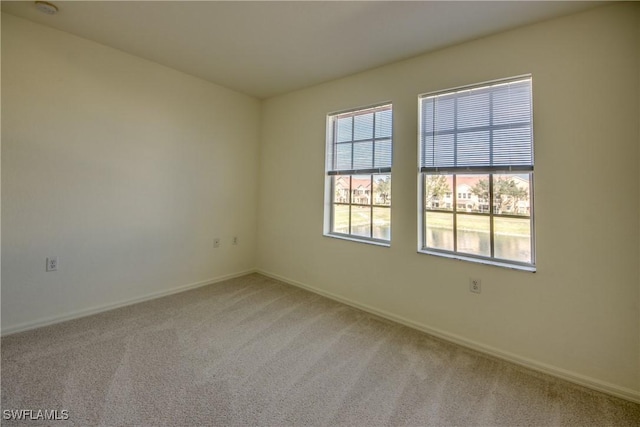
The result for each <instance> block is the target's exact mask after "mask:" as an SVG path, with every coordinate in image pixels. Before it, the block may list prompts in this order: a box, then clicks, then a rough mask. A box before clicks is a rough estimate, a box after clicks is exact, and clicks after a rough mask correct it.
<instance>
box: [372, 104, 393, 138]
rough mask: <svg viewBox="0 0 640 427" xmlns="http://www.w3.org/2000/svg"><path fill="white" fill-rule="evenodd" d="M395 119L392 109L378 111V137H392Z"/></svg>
mask: <svg viewBox="0 0 640 427" xmlns="http://www.w3.org/2000/svg"><path fill="white" fill-rule="evenodd" d="M392 126H393V120H392V115H391V110H385V111H378V112H377V113H376V135H375V136H376V138H391V129H392Z"/></svg>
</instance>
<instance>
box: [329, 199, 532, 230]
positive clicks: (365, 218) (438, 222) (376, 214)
mask: <svg viewBox="0 0 640 427" xmlns="http://www.w3.org/2000/svg"><path fill="white" fill-rule="evenodd" d="M369 212H370V211H369V208H368V207H367V208H365V209H363V212H359V209H357V208H354V210H353V214H352V216H351V225H352V226H354V227H358V226H366V225H369ZM389 218H390V209H387V208H374V210H373V224H374V225H387V226H389V225H390V224H389V223H390V221H389ZM452 218H453V217H452V214H450V213H442V212H429V213H428V215H427V224H428V227H429V228H442V229H449V230H450V229H451V227H452V221H453V219H452ZM495 218H496V220H495V224H494V227H495V230H494V231H495V233H496V234H500V235H506V236H526V237H528V236H530V234H531V231H530V224H529V219H528V218H522V219H520V218H500V217H495ZM333 223H334V229H335V230H343V231H345V232H348V231H347V230H348V229H349V207H348V206H337V209H336V210H335V211H334V218H333ZM458 230H463V231H474V232H478V233H488V232H489V217H488V216H480V215H464V214H458Z"/></svg>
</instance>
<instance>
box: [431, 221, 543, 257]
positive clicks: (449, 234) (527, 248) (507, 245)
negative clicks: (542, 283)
mask: <svg viewBox="0 0 640 427" xmlns="http://www.w3.org/2000/svg"><path fill="white" fill-rule="evenodd" d="M427 244H428V246H429V247H432V248H437V249H444V250H450V251H453V230H451V229H442V228H430V229H428V230H427ZM494 244H495V258H500V259H505V260H510V261H519V262H527V263H529V262H531V239H530V237H529V236H521V235H506V234H496V235H495V239H494ZM490 245H491V243H490V238H489V233H488V232H484V233H483V232H480V231H464V230H458V252H460V253H466V254H471V255H481V256H487V257H489V256H491V246H490Z"/></svg>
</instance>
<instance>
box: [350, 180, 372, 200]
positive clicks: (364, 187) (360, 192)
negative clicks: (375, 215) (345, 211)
mask: <svg viewBox="0 0 640 427" xmlns="http://www.w3.org/2000/svg"><path fill="white" fill-rule="evenodd" d="M351 203H354V204H356V205H370V204H371V175H353V177H352V178H351Z"/></svg>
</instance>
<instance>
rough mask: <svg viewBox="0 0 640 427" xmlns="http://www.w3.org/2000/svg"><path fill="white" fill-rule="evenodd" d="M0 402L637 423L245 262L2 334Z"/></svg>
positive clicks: (307, 416) (115, 412)
mask: <svg viewBox="0 0 640 427" xmlns="http://www.w3.org/2000/svg"><path fill="white" fill-rule="evenodd" d="M2 409H3V410H11V409H33V410H37V409H43V410H44V409H48V410H58V411H61V410H66V411H68V417H69V419H68V420H66V421H29V422H28V423H25V422H24V421H15V422H14V421H6V420H3V425H53V426H58V425H60V426H63V425H75V426H97V425H103V426H120V425H122V426H130V425H140V426H163V425H166V426H209V425H220V426H254V425H268V426H298V425H310V426H311V425H313V426H315V425H318V426H320V425H323V426H324V425H327V426H340V425H344V426H378V425H380V426H382V425H391V426H396V425H398V426H401V425H408V426H427V425H432V426H471V425H472V426H494V425H504V426H565V425H566V426H590V425H594V426H638V425H640V405H638V404H635V403H631V402H628V401H625V400H621V399H617V398H614V397H611V396H608V395H605V394H602V393H598V392H595V391H592V390H589V389H585V388H582V387H579V386H576V385H573V384H570V383H567V382H564V381H561V380H558V379H555V378H553V377H550V376H547V375H543V374H540V373H537V372H534V371H530V370H527V369H525V368H522V367H519V366H516V365H513V364H510V363H507V362H504V361H501V360H497V359H494V358H491V357H489V356H485V355H483V354H480V353H477V352H474V351H472V350H469V349H466V348H464V347H461V346H458V345H454V344H451V343H447V342H445V341H442V340H439V339H436V338H433V337H431V336H429V335H426V334H424V333H422V332H418V331H415V330H413V329H410V328H407V327H404V326H401V325H398V324H395V323H393V322H390V321H387V320H385V319H381V318H379V317H376V316H373V315H370V314H368V313H365V312H362V311H359V310H356V309H354V308H351V307H348V306H346V305H343V304H340V303H338V302H335V301H332V300H329V299H327V298H324V297H321V296H319V295H316V294H313V293H310V292H307V291H304V290H301V289H298V288H295V287H292V286H290V285H287V284H284V283H282V282H279V281H276V280H273V279H270V278H267V277H264V276H261V275H258V274H251V275H248V276H244V277H240V278H236V279H232V280H228V281H225V282H221V283H217V284H214V285H210V286H206V287H202V288H198V289H195V290H191V291H187V292H183V293H180V294H176V295H172V296H168V297H164V298H160V299H156V300H152V301H148V302H144V303H141V304H136V305H132V306H128V307H123V308H119V309H116V310H112V311H109V312H105V313H101V314H97V315H93V316H90V317H85V318H81V319H76V320H72V321H68V322H65V323H60V324H57V325H53V326H49V327H44V328H40V329H36V330H32V331H27V332H23V333H19V334H14V335H10V336H7V337H4V338H3V339H2ZM3 415H4V411H3ZM34 417H37V413H36V412H33V415H31V418H34Z"/></svg>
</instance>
